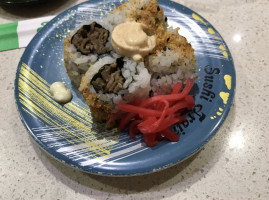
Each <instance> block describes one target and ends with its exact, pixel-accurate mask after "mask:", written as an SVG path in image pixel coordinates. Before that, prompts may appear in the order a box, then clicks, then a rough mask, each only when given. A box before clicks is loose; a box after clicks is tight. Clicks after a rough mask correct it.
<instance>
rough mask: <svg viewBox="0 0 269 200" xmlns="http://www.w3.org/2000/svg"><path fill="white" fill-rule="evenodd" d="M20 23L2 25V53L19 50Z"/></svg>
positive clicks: (0, 39)
mask: <svg viewBox="0 0 269 200" xmlns="http://www.w3.org/2000/svg"><path fill="white" fill-rule="evenodd" d="M17 27H18V22H14V23H9V24H2V25H0V51H4V50H9V49H16V48H19V38H18V33H17Z"/></svg>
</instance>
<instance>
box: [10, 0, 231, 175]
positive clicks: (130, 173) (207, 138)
mask: <svg viewBox="0 0 269 200" xmlns="http://www.w3.org/2000/svg"><path fill="white" fill-rule="evenodd" d="M159 2H160V4H167V5H169V6H171V7H173V8H175V9H176V10H180V9H182V8H184V9H185V10H189V11H190V12H193V11H191V10H190V9H188V8H187V7H185V6H182V5H180V4H178V3H175V2H171V1H164V0H162V1H159ZM86 3H87V2H86ZM82 4H85V3H82ZM82 4H79V5H82ZM79 5H76V6H74V7H73V8H70V9H76V8H77V7H78V6H79ZM70 9H69V10H70ZM193 13H195V12H193ZM66 14H67V11H64V12H63V13H61V14H60V15H58V16H57V17H55V18H54V19H53V20H52V21H50V22H49V23H48V24H47V25H46V26H45V27H44V28H43V29H42V30H41V31H40V32H39V33H38V34H37V35H36V36H35V37H34V39H33V40H32V41H31V43H30V44H29V47H31V46H32V45H33V44H35V43H36V41H37V40H38V39H39V37H40V35H42V34H44V33H45V32H46V29H47V28H48V27H49V26H51V25H52V24H53V23H56V22H57V19H58V18H61V17H64V16H65V15H66ZM200 17H201V16H200ZM201 19H203V20H204V21H205V22H207V21H206V20H205V19H204V18H203V17H201ZM207 23H208V22H207ZM208 24H209V25H210V23H208ZM210 26H211V25H210ZM211 27H213V26H211ZM216 33H218V32H217V31H216ZM218 34H219V33H218ZM225 45H226V44H225ZM225 47H226V49H227V50H226V51H227V52H228V53H229V56H230V62H231V65H232V66H233V60H232V57H231V55H230V51H229V49H228V47H227V45H226V46H225ZM31 51H32V49H31V48H26V50H25V52H24V54H23V56H22V58H21V61H20V63H19V66H18V69H17V73H16V79H15V100H16V105H17V110H18V112H19V115H20V118H21V120H22V122H23V124H24V126H25V127H26V129H27V130H28V132H29V133H30V135H31V136H32V137H33V138H34V140H35V141H36V142H37V143H38V144H39V145H40V146H41V148H42V149H43V150H45V151H46V152H47V153H48V154H49V155H51V156H53V157H54V158H55V159H57V160H59V161H61V162H63V163H66V164H68V165H70V166H72V167H75V168H77V169H80V170H82V171H85V172H89V173H93V174H98V175H109V176H131V175H141V174H147V173H150V172H154V171H159V170H162V169H165V168H167V167H170V166H172V165H174V164H176V163H179V162H180V161H182V160H185V159H186V158H188V157H190V156H191V155H193V154H194V153H196V152H198V151H199V150H200V149H201V148H202V147H203V146H204V145H205V144H206V143H207V142H208V141H209V140H210V139H211V138H212V137H213V136H214V135H215V133H216V132H217V130H218V129H219V127H220V126H221V125H222V123H223V122H224V120H225V119H226V117H227V115H228V113H229V110H230V107H231V105H232V102H233V98H234V92H235V86H236V75H235V70H234V67H232V68H231V73H230V74H231V76H232V77H233V81H232V90H231V91H230V97H229V101H228V103H227V105H226V108H225V109H224V111H223V113H222V115H221V116H220V117H219V119H218V123H216V125H215V127H214V129H212V130H211V131H210V132H209V133H208V134H207V137H206V138H204V142H203V143H200V144H199V145H198V146H196V147H193V151H191V152H189V154H188V155H185V156H184V157H180V158H178V159H177V160H174V161H173V162H170V163H166V164H164V165H162V166H156V168H154V169H146V170H141V171H135V172H130V171H129V172H119V171H116V172H115V171H109V170H107V171H102V173H101V174H100V171H99V169H95V168H92V169H90V170H85V169H84V168H83V167H80V166H76V165H73V164H72V163H68V162H66V161H65V160H64V158H63V157H61V156H59V155H55V154H54V152H52V151H51V150H50V149H48V148H47V146H46V145H44V144H43V143H42V142H41V141H40V140H38V139H37V138H36V136H35V134H33V132H32V130H31V128H30V127H29V125H28V124H27V121H26V119H25V118H24V117H23V114H22V110H21V108H20V107H19V103H18V94H19V90H18V76H19V74H20V69H21V65H22V63H23V62H24V61H25V57H26V58H27V57H29V59H30V54H31Z"/></svg>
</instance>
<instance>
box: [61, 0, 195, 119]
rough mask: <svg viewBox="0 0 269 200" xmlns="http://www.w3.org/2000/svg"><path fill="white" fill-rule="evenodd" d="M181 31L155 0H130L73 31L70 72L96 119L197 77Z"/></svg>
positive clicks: (67, 55)
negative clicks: (169, 24)
mask: <svg viewBox="0 0 269 200" xmlns="http://www.w3.org/2000/svg"><path fill="white" fill-rule="evenodd" d="M178 30H179V28H176V29H173V28H172V27H169V26H168V20H167V17H166V16H165V15H164V12H163V9H162V7H161V6H159V5H158V2H157V0H130V1H129V2H125V3H123V4H121V5H120V6H119V7H118V8H115V9H114V10H113V11H112V12H111V13H109V14H108V15H107V16H106V17H105V18H104V19H102V20H101V21H90V22H86V23H84V24H82V25H81V26H80V27H78V28H77V29H75V30H74V31H72V32H71V34H70V35H69V37H68V38H67V39H66V40H65V42H64V62H65V67H66V71H67V74H68V75H69V77H70V79H71V80H72V82H73V83H74V85H75V86H76V87H77V88H78V90H79V92H81V93H82V94H83V97H84V100H85V102H86V104H87V105H88V106H89V107H90V110H91V112H92V114H93V116H94V118H95V119H96V120H97V121H100V122H107V121H108V120H109V119H110V118H111V116H112V115H114V114H115V113H117V112H118V111H119V109H118V108H119V107H118V106H119V103H124V104H132V102H134V101H135V100H137V99H139V101H140V102H141V101H142V102H143V101H144V100H146V99H148V98H150V97H152V96H157V95H166V94H170V93H171V92H172V90H173V88H174V87H178V86H177V84H178V83H181V84H182V85H184V84H185V83H186V80H188V79H195V78H196V77H197V74H196V72H195V70H196V58H195V55H194V49H193V48H192V46H191V44H190V43H188V41H187V40H186V38H185V37H183V36H181V35H180V34H179V32H178Z"/></svg>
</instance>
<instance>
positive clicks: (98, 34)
mask: <svg viewBox="0 0 269 200" xmlns="http://www.w3.org/2000/svg"><path fill="white" fill-rule="evenodd" d="M108 37H109V31H108V30H106V29H105V28H103V27H102V26H101V25H100V24H97V23H96V22H93V23H91V24H90V25H84V26H82V27H81V28H80V29H79V30H78V31H77V32H76V34H74V35H73V37H72V38H71V43H72V44H73V45H75V47H76V48H77V50H78V51H79V52H81V53H82V54H84V55H88V54H90V53H96V54H99V55H100V54H104V53H107V52H108V51H110V49H109V48H108V47H106V46H105V45H106V43H107V41H108Z"/></svg>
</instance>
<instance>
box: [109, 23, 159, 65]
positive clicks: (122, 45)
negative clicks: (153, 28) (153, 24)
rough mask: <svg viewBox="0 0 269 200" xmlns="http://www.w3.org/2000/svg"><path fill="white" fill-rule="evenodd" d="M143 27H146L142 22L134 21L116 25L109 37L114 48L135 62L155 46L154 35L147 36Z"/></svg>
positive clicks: (140, 59)
mask: <svg viewBox="0 0 269 200" xmlns="http://www.w3.org/2000/svg"><path fill="white" fill-rule="evenodd" d="M144 28H146V27H145V25H144V24H142V23H137V22H134V21H127V22H125V23H122V24H119V25H117V26H116V27H115V28H114V30H113V32H112V37H111V44H112V46H113V48H114V50H115V51H116V52H117V53H118V54H120V55H122V56H127V57H129V58H132V59H133V60H135V61H136V62H139V61H142V60H143V58H144V57H145V56H146V55H148V54H149V52H151V51H152V50H153V49H154V47H155V46H156V37H155V36H154V35H153V36H148V35H147V34H146V33H145V32H144Z"/></svg>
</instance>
